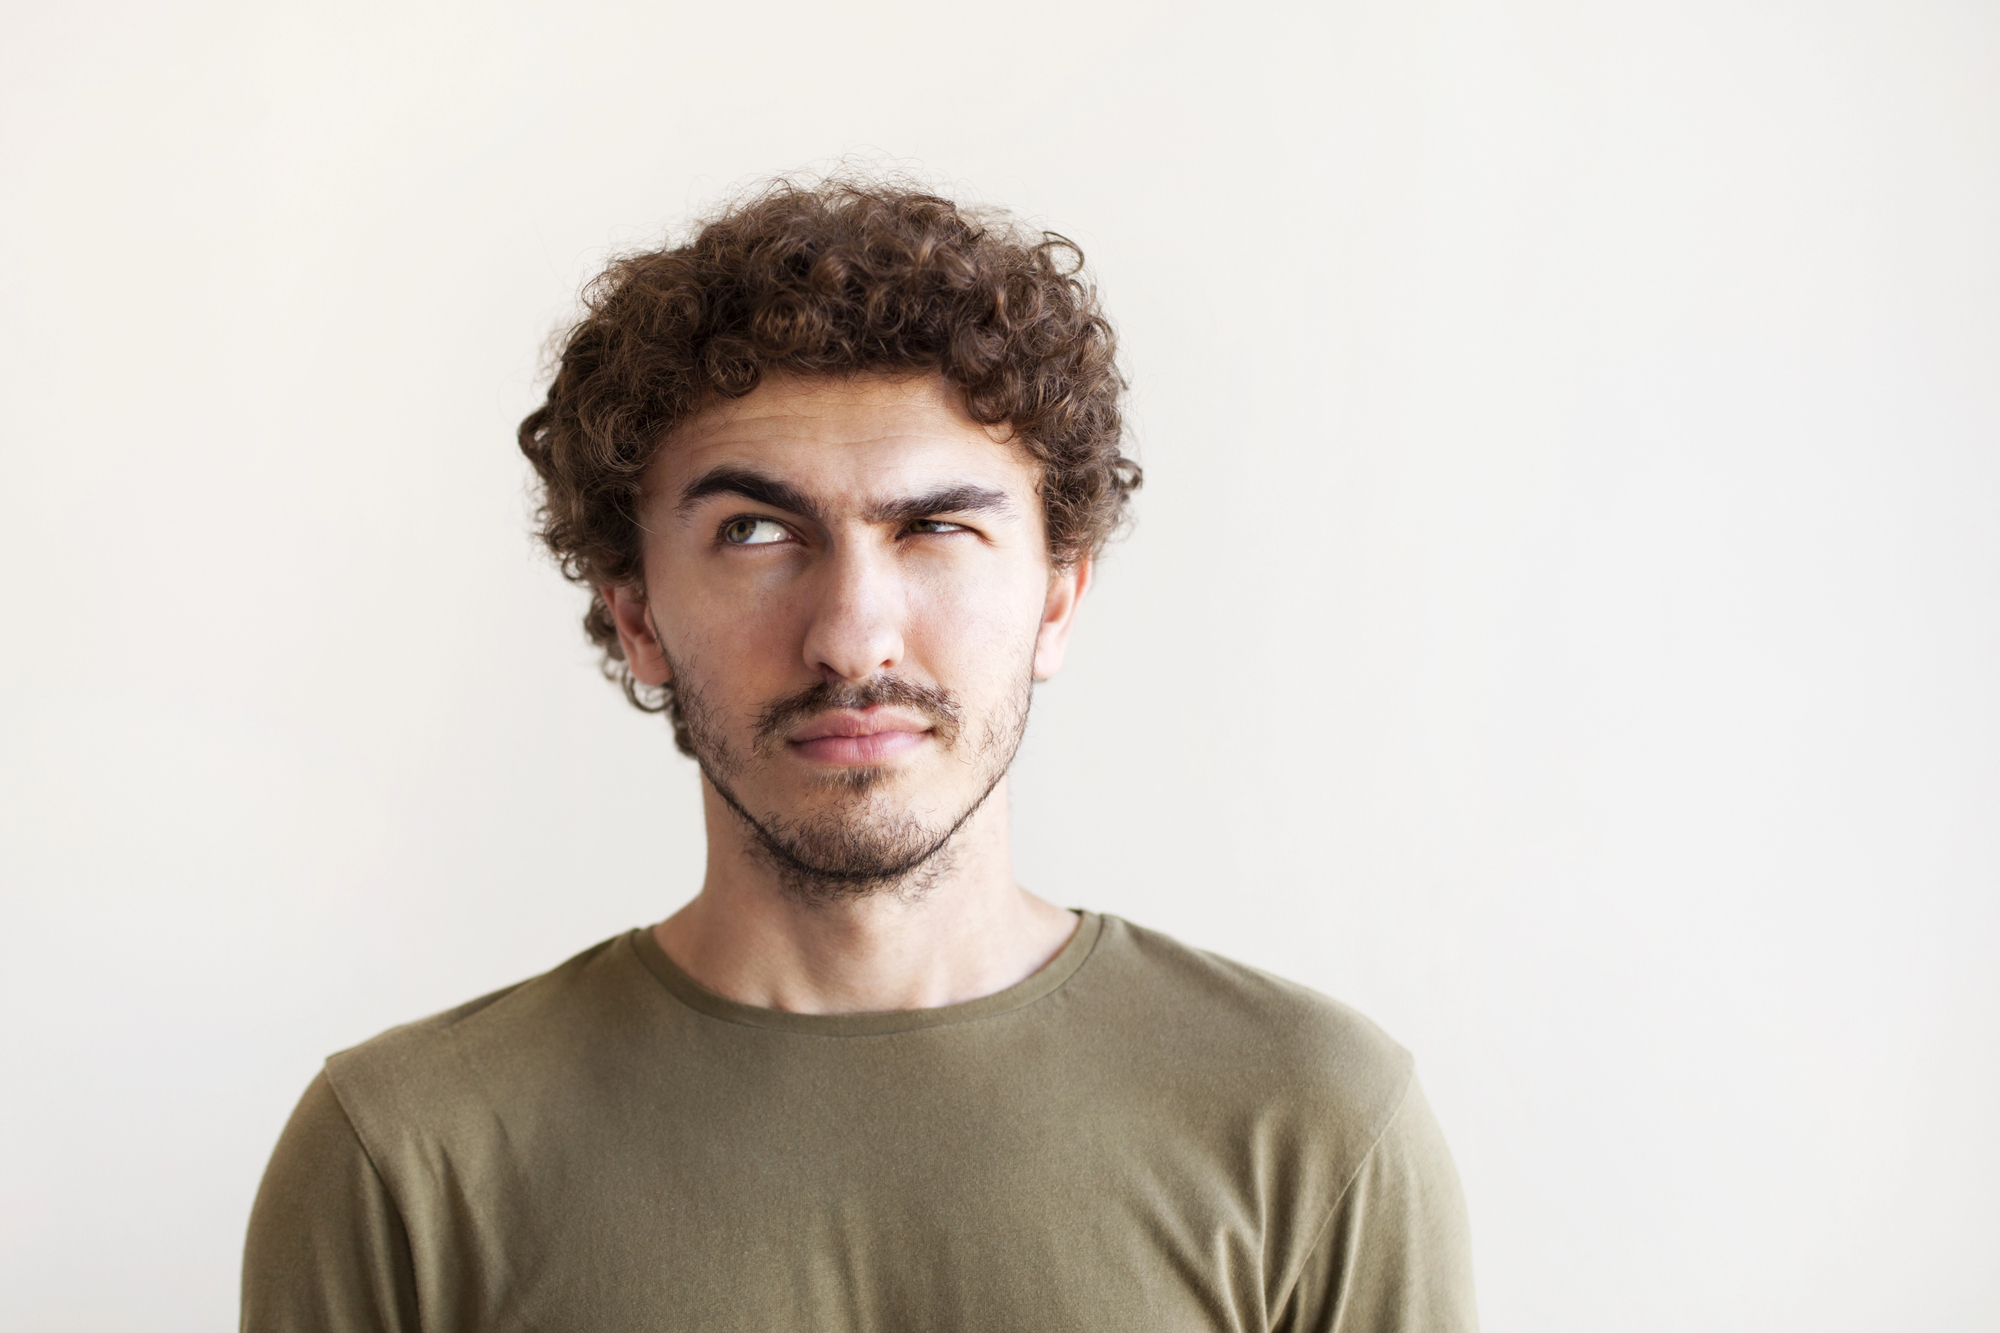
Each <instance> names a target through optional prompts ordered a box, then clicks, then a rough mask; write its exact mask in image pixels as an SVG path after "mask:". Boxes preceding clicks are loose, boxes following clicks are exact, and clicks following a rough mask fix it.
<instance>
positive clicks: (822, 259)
mask: <svg viewBox="0 0 2000 1333" xmlns="http://www.w3.org/2000/svg"><path fill="white" fill-rule="evenodd" d="M1082 269H1083V252H1082V251H1081V250H1080V249H1078V247H1077V246H1076V245H1075V244H1074V243H1073V242H1071V241H1069V240H1068V239H1066V238H1064V237H1062V236H1059V235H1057V234H1055V233H1054V232H1029V231H1027V230H1025V229H1024V228H1022V227H1021V226H1020V225H1019V224H1018V223H1017V222H1015V221H1014V220H1013V219H1012V218H1010V217H1009V216H1008V215H1007V214H1004V213H1000V212H995V211H974V210H970V209H965V208H960V207H959V206H958V205H956V204H954V203H952V202H951V201H950V200H948V199H944V198H941V197H939V196H937V195H935V194H929V193H925V192H923V191H922V190H921V189H917V188H913V187H908V186H905V185H902V184H900V183H885V182H882V181H876V180H868V179H858V178H835V179H830V180H826V181H820V182H816V183H811V184H803V185H802V184H799V183H797V182H794V181H790V180H780V181H777V182H775V183H773V184H771V185H768V186H765V187H764V188H763V189H761V190H760V191H758V192H757V193H755V194H753V195H751V196H749V197H747V198H745V199H743V200H740V201H738V202H736V203H734V204H732V205H730V206H728V207H727V208H725V209H724V210H723V211H721V212H720V213H718V214H716V215H715V216H713V217H710V218H708V219H707V220H706V221H704V222H702V223H700V224H699V225H698V226H697V228H696V230H695V232H694V234H693V237H692V238H691V239H690V240H688V241H687V242H685V243H684V244H680V245H675V246H671V247H668V248H663V249H659V250H647V251H642V252H639V253H636V254H630V255H626V256H624V257H623V258H620V259H618V260H616V261H614V262H613V263H612V264H611V266H610V267H609V268H607V269H606V270H605V271H604V272H603V273H602V274H601V275H600V276H599V277H598V278H597V279H596V280H595V281H593V282H592V283H591V284H590V285H589V287H587V288H586V289H585V291H584V307H585V309H584V315H583V318H582V319H581V320H579V321H578V322H577V323H576V324H575V325H574V326H573V327H571V328H570V329H569V331H568V333H567V335H565V336H564V337H563V339H562V351H561V353H560V356H559V359H558V360H557V364H556V370H555V375H554V379H553V381H552V382H551V384H550V385H549V392H548V398H547V400H546V401H545V402H543V404H542V405H541V406H540V407H538V408H536V409H535V410H534V411H533V412H531V413H529V414H528V416H527V417H526V418H525V419H524V420H523V421H522V422H521V427H520V431H519V433H518V438H519V441H520V446H521V452H522V453H524V454H526V455H527V457H528V461H529V462H531V463H533V464H534V467H535V472H536V474H537V476H538V477H539V478H540V480H541V491H540V496H539V499H540V508H539V510H538V513H537V518H538V520H539V522H540V524H541V538H542V540H543V541H544V542H545V543H546V544H547V545H548V548H549V550H550V551H552V552H553V553H554V554H555V556H556V559H557V560H558V562H559V563H560V564H561V566H562V570H563V573H564V575H565V576H567V577H568V578H569V579H570V580H572V581H573V582H576V583H579V584H582V585H585V586H587V587H589V588H590V589H591V590H592V591H591V602H590V609H589V611H588V612H587V613H586V614H585V616H584V620H583V624H584V629H585V630H586V631H587V632H588V633H589V635H590V638H591V639H592V641H594V642H595V643H596V644H597V645H598V646H599V647H600V648H601V649H603V651H604V670H605V674H606V675H607V676H609V677H611V678H612V679H613V680H616V681H617V682H619V683H620V684H621V685H622V686H623V687H624V689H625V693H626V696H627V697H628V698H630V699H631V700H632V702H633V703H634V704H636V705H637V706H638V707H640V708H643V709H645V710H647V711H649V712H657V711H660V710H661V709H668V710H670V711H672V712H674V713H676V714H677V712H678V710H675V709H674V708H673V702H674V701H673V697H672V693H671V690H661V691H653V690H648V689H645V688H644V687H642V686H640V685H639V684H638V683H637V682H636V681H634V680H633V678H632V673H631V670H630V668H629V667H628V666H627V665H626V664H625V661H624V653H623V652H622V651H621V649H620V648H619V644H618V633H617V630H616V628H615V627H614V626H613V624H612V620H611V612H610V608H609V607H607V606H606V605H605V603H604V599H603V596H602V595H601V594H600V593H599V592H598V591H597V589H598V588H600V587H603V586H606V585H631V584H637V583H638V582H639V581H640V576H641V548H640V540H641V533H640V529H639V526H638V523H637V518H636V516H637V514H638V512H639V508H640V498H641V487H642V484H643V480H644V477H645V474H646V471H647V468H648V466H649V465H650V464H651V463H652V461H653V459H654V458H655V457H656V456H657V455H658V453H659V451H660V450H661V449H662V448H663V447H664V446H665V445H666V443H667V441H668V439H669V438H670V437H671V436H672V434H673V431H674V428H675V427H676V426H678V425H680V424H681V423H682V422H684V421H686V420H687V419H688V418H689V417H690V416H691V415H693V414H694V413H696V412H698V411H699V410H701V408H702V407H704V406H705V405H707V404H708V403H710V402H713V401H714V400H716V399H718V398H741V397H742V396H744V395H745V394H747V393H749V392H750V391H751V390H753V389H755V388H756V387H757V385H758V382H759V381H760V379H761V378H762V376H763V375H764V373H765V372H767V371H783V372H790V373H792V374H798V375H851V374H854V373H856V372H866V371H886V372H890V373H919V374H921V373H938V374H941V375H942V376H943V377H944V379H945V381H946V382H947V383H948V384H951V385H952V386H954V387H956V388H957V389H959V390H961V391H962V392H963V394H964V397H965V403H966V406H967V408H968V409H969V410H970V412H971V414H972V416H973V417H974V418H975V419H977V420H978V421H981V422H983V423H985V424H988V425H1001V424H1005V425H1007V426H1009V427H1011V428H1012V430H1013V432H1014V434H1015V436H1016V437H1017V438H1018V440H1019V441H1020V442H1021V443H1022V444H1023V445H1024V446H1025V447H1026V448H1027V449H1028V451H1029V452H1030V454H1032V455H1033V457H1034V458H1035V460H1036V461H1037V463H1038V464H1039V466H1040V471H1041V476H1040V489H1041V496H1042V504H1043V509H1044V516H1045V520H1046V527H1047V530H1048V541H1049V552H1050V555H1051V556H1052V557H1053V558H1054V559H1055V561H1056V562H1057V563H1058V564H1059V565H1069V564H1072V563H1074V562H1075V561H1076V560H1078V559H1080V558H1082V557H1084V556H1086V555H1095V554H1096V553H1097V552H1098V551H1099V550H1101V549H1102V547H1103V545H1104V543H1105V542H1106V541H1107V540H1109V538H1110V537H1111V536H1112V534H1113V533H1114V532H1115V531H1116V530H1117V529H1118V528H1119V527H1120V526H1121V524H1122V522H1123V521H1124V518H1125V509H1126V503H1127V500H1128V498H1129V497H1130V496H1131V494H1132V492H1133V491H1135V490H1137V489H1138V487H1139V481H1140V472H1139V466H1138V464H1136V463H1134V462H1133V461H1132V460H1131V459H1130V458H1128V457H1126V456H1125V455H1124V454H1123V453H1122V452H1121V451H1120V448H1119V444H1120V439H1121V435H1122V430H1123V427H1122V421H1121V417H1120V414H1119V399H1120V397H1121V396H1122V394H1123V393H1124V390H1125V380H1124V377H1123V376H1122V375H1121V374H1120V373H1119V370H1118V367H1117V364H1116V355H1115V354H1116V350H1117V349H1116V340H1115V338H1114V336H1113V334H1112V330H1111V325H1110V322H1109V321H1108V320H1107V319H1106V318H1105V316H1104V312H1103V310H1102V309H1101V308H1100V307H1099V305H1098V301H1097V294H1096V291H1095V289H1094V288H1093V287H1092V286H1091V285H1090V284H1089V283H1088V282H1086V281H1085V280H1084V278H1083V276H1082ZM675 723H676V726H675V732H676V738H677V739H679V740H680V741H681V742H682V746H681V748H683V749H686V748H687V745H686V736H685V734H684V733H685V728H683V727H682V726H680V725H679V718H678V716H676V717H675Z"/></svg>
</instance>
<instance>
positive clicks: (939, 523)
mask: <svg viewBox="0 0 2000 1333" xmlns="http://www.w3.org/2000/svg"><path fill="white" fill-rule="evenodd" d="M910 531H911V532H964V531H965V526H964V525H963V524H960V523H947V522H945V521H944V520H943V519H941V518H920V519H917V520H916V521H915V522H913V523H911V524H910Z"/></svg>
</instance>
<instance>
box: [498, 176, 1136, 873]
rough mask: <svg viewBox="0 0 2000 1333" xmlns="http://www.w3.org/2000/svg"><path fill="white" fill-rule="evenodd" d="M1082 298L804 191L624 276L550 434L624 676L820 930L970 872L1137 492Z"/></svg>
mask: <svg viewBox="0 0 2000 1333" xmlns="http://www.w3.org/2000/svg"><path fill="white" fill-rule="evenodd" d="M1080 267H1081V256H1080V254H1079V253H1078V252H1077V250H1076V248H1075V247H1074V246H1073V245H1071V244H1070V243H1069V242H1067V241H1065V240H1063V239H1062V238H1060V237H1056V236H1053V235H1050V234H1047V233H1037V234H1026V233H1023V232H1022V231H1021V230H1020V229H1018V228H1017V227H1016V226H1014V224H1012V223H1011V222H1009V221H1008V220H1007V219H1006V218H1005V217H1003V216H999V215H993V214H972V213H968V212H967V211H965V210H961V209H959V208H957V207H956V206H954V205H952V204H951V203H949V202H948V201H946V200H943V199H940V198H938V197H936V196H933V195H928V194H923V193H920V192H916V191H911V190H906V189H901V188H896V187H890V186H882V185H877V184H870V183H860V182H851V181H847V182H834V183H830V184H824V185H820V186H817V187H814V188H802V187H799V186H795V185H791V184H780V185H778V186H775V187H772V188H770V189H767V190H766V191H764V192H763V193H761V194H759V195H757V196H755V197H753V198H751V199H749V200H747V201H745V202H742V203H739V204H737V205H735V206H733V207H731V208H729V209H728V210H726V211H724V212H723V213H721V214H720V215H718V216H716V217H714V218H712V219H710V220H709V221H707V222H706V223H704V224H702V225H701V226H700V227H699V228H698V229H697V230H696V232H695V234H694V235H693V237H692V239H690V240H689V241H688V242H686V243H685V244H682V245H678V246H674V247H671V248H667V249H663V250H658V251H649V252H645V253H641V254H636V255H631V256H628V257H626V258H624V259H621V260H619V261H618V262H616V263H615V264H613V265H612V266H611V267H610V268H609V269H608V270H607V271H606V273H605V274H604V275H603V276H602V277H600V278H599V279H598V280H597V281H596V282H595V283H594V284H593V285H592V287H591V288H590V289H589V292H588V293H587V311H586V314H585V316H584V318H583V319H582V320H581V321H580V322H579V323H578V324H577V325H576V326H575V327H574V328H573V329H571V330H570V332H569V334H568V337H567V341H566V343H565V345H564V347H563V350H562V354H561V358H560V361H559V364H558V366H557V370H556V374H555V378H554V381H553V383H552V384H551V386H550V389H549V395H548V400H547V402H546V403H545V404H544V405H543V406H542V407H541V408H539V409H538V410H537V411H535V412H534V413H533V414H531V415H530V416H529V417H528V418H527V419H526V420H525V421H524V422H523V423H522V425H521V430H520V442H521V447H522V450H523V452H525V453H526V454H527V456H528V457H529V459H530V460H531V461H532V462H533V464H534V466H535V468H536V471H537V473H538V474H539V476H540V479H541V482H542V488H543V497H542V498H543V507H542V511H541V517H542V524H543V528H542V535H543V537H544V539H545V540H546V541H547V543H548V544H549V546H550V548H551V549H552V550H553V551H554V552H555V554H556V555H557V557H558V558H559V559H560V560H561V562H562V564H563V568H564V571H565V573H567V574H568V575H569V577H570V578H572V579H573V580H575V581H576V582H578V583H581V584H583V585H584V586H585V587H587V588H588V589H589V590H590V595H591V597H590V607H589V611H588V613H587V614H586V616H585V619H584V625H585V629H586V631H587V632H588V633H589V634H590V636H591V638H592V639H593V640H594V641H595V642H596V643H597V644H598V646H599V647H600V648H601V649H602V650H603V652H604V654H605V665H606V672H607V674H608V675H610V676H611V677H612V678H613V679H614V680H617V681H618V682H619V683H620V684H621V685H623V687H624V689H625V692H626V694H627V697H628V698H630V699H631V700H632V702H633V703H634V704H636V705H637V706H638V707H640V708H642V709H646V710H649V711H665V712H666V713H667V714H668V716H669V717H670V719H671V720H672V722H673V724H674V734H675V739H676V741H677V743H678V744H679V745H680V748H681V749H682V750H684V751H686V752H687V753H689V754H691V755H693V756H694V757H695V758H696V759H697V761H698V762H699V763H700V765H701V767H702V772H703V774H704V776H705V777H706V778H707V780H708V782H709V783H710V785H711V786H712V787H713V788H714V790H715V791H716V793H717V794H718V795H719V796H720V797H721V799H722V800H724V801H725V802H726V803H727V805H728V806H729V808H730V809H732V810H733V811H735V813H736V815H737V816H738V817H739V818H741V819H742V820H743V821H744V825H745V827H746V828H748V829H749V830H751V831H752V832H753V834H754V842H755V845H756V846H757V847H758V848H760V849H761V852H762V854H763V855H765V856H767V857H769V858H770V859H771V860H772V861H773V862H774V863H775V864H776V865H777V866H778V867H779V868H780V869H781V870H782V871H783V872H784V876H785V878H786V880H787V882H791V883H793V884H794V886H795V887H796V888H798V890H799V891H800V892H801V893H803V894H805V895H807V896H809V897H819V898H824V897H829V896H831V897H840V896H849V895H852V894H857V893H863V892H868V891H871V890H876V889H880V888H884V887H892V886H893V887H899V888H902V889H904V890H906V891H907V890H909V889H911V888H912V886H914V885H918V884H921V883H922V882H923V881H924V879H925V878H926V877H927V876H928V875H931V874H934V873H935V872H936V870H937V869H938V868H939V867H940V866H941V865H942V864H943V863H944V861H945V860H946V859H948V857H949V855H950V847H951V842H952V837H953V834H954V832H955V831H956V830H957V829H958V828H959V827H960V826H961V825H963V824H964V822H965V821H966V820H968V819H970V818H971V817H972V815H973V813H974V812H975V811H977V810H978V809H979V806H980V803H981V802H982V801H984V800H985V799H986V797H987V795H988V794H989V793H990V792H991V791H992V790H993V788H994V786H995V784H997V783H998V782H999V781H1000V779H1001V778H1002V776H1003V775H1004V774H1005V772H1006V768H1007V764H1008V762H1009V761H1010V760H1011V759H1012V756H1013V753H1014V748H1015V746H1016V745H1017V744H1018V742H1019V739H1020V735H1021V730H1022V727H1023V726H1024V725H1025V722H1026V717H1027V707H1028V696H1029V693H1030V690H1031V682H1032V681H1033V680H1034V679H1037V678H1046V677H1047V676H1049V675H1051V674H1053V673H1054V671H1055V670H1056V668H1057V667H1058V666H1060V664H1061V659H1062V653H1063V648H1064V645H1065V643H1066V641H1067V637H1068V633H1069V627H1070V625H1071V624H1072V623H1073V618H1074V615H1075V611H1076V606H1077V603H1078V601H1079V599H1080V598H1081V596H1082V594H1083V591H1084V589H1085V588H1086V587H1087V586H1088V583H1089V578H1090V572H1091V568H1092V563H1093V561H1094V559H1095V558H1096V556H1097V554H1098V553H1099V551H1100V550H1101V549H1102V547H1103V544H1104V543H1105V541H1106V540H1107V539H1108V538H1109V537H1110V536H1111V535H1112V533H1113V532H1114V531H1115V530H1116V529H1117V528H1118V527H1119V525H1120V523H1121V521H1122V519H1123V517H1124V512H1125V506H1126V502H1127V498H1128V497H1129V495H1130V494H1131V492H1132V491H1133V490H1134V489H1136V487H1137V485H1138V482H1139V472H1138V468H1137V467H1136V466H1135V465H1134V464H1133V463H1132V462H1131V461H1130V460H1129V459H1127V458H1126V457H1124V455H1123V454H1122V453H1121V452H1120V449H1119V443H1120V417H1119V411H1118V400H1119V396H1120V394H1121V392H1122V389H1123V382H1122V380H1121V379H1120V377H1119V374H1118V371H1117V369H1116V366H1115V362H1114V344H1113V339H1112V335H1111V330H1110V327H1109V325H1108V323H1107V322H1106V320H1105V319H1104V317H1103V315H1102V313H1101V312H1100V310H1099V309H1098V307H1097V304H1096V300H1095V296H1094V294H1093V292H1092V291H1091V289H1090V288H1089V287H1088V286H1087V285H1086V284H1085V283H1084V282H1083V281H1082V279H1081V276H1080Z"/></svg>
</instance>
